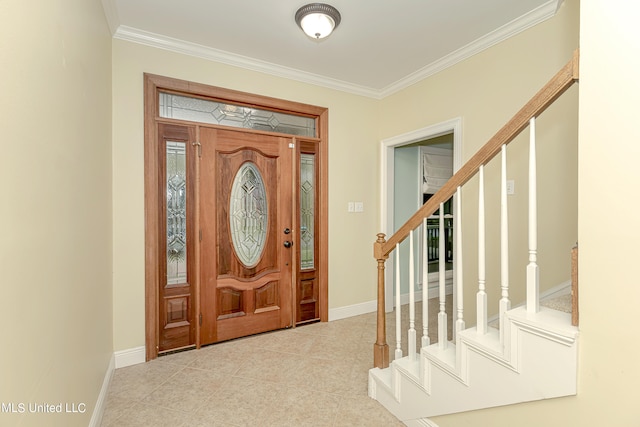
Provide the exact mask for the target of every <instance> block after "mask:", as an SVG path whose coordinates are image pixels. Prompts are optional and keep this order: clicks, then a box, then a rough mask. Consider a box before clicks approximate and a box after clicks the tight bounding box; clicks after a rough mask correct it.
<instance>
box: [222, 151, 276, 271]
mask: <svg viewBox="0 0 640 427" xmlns="http://www.w3.org/2000/svg"><path fill="white" fill-rule="evenodd" d="M229 226H230V227H229V228H230V230H231V238H232V241H233V247H234V249H235V252H236V255H237V256H238V258H239V259H240V261H241V262H242V263H243V264H244V265H245V266H246V267H247V268H251V267H255V266H256V264H258V261H259V260H260V256H261V255H262V252H263V250H264V244H265V240H266V237H267V193H266V190H265V187H264V182H263V180H262V176H261V175H260V171H259V170H258V167H257V166H256V165H255V164H254V163H251V162H247V163H244V164H243V165H242V166H240V169H238V172H237V173H236V176H235V178H234V179H233V185H232V186H231V200H230V206H229Z"/></svg>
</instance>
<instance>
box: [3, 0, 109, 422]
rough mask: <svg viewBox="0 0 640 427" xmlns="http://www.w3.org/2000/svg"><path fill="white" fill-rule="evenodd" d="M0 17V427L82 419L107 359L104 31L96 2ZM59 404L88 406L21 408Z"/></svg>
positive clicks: (38, 7) (34, 5) (67, 2)
mask: <svg viewBox="0 0 640 427" xmlns="http://www.w3.org/2000/svg"><path fill="white" fill-rule="evenodd" d="M0 22H1V24H0V64H1V67H0V69H1V70H2V71H1V72H0V73H1V75H2V79H1V80H0V85H1V87H2V88H1V90H0V92H1V93H2V102H0V116H2V138H1V139H0V146H1V147H2V154H0V182H2V196H0V197H1V199H2V202H1V203H0V206H2V207H1V208H0V224H2V238H1V239H0V241H1V242H2V244H0V271H2V279H1V280H0V289H1V293H2V319H3V321H2V323H3V327H2V328H1V330H2V337H3V341H2V351H0V383H1V385H0V402H2V403H3V404H9V403H14V404H16V405H19V404H20V403H22V404H24V405H25V407H24V409H25V413H24V414H22V415H20V414H10V413H6V412H5V413H0V425H5V426H9V425H11V426H13V425H21V426H45V425H46V426H86V425H87V424H88V423H89V419H90V417H91V413H92V411H93V407H94V404H95V403H96V399H97V398H98V392H99V391H100V387H101V385H102V382H103V379H104V376H105V372H106V371H107V367H108V366H109V362H110V360H111V357H112V355H113V345H112V317H111V316H112V310H111V307H112V292H111V280H112V279H111V268H112V262H111V249H112V245H111V37H110V33H109V31H108V28H107V24H106V20H105V18H104V12H103V10H102V5H101V3H100V1H99V0H91V1H87V0H51V1H50V0H47V1H30V2H25V1H22V0H6V1H2V2H0ZM60 403H62V404H63V405H64V404H65V403H69V404H73V403H75V404H85V405H86V412H85V413H84V414H46V413H36V414H30V413H28V405H29V404H51V405H57V404H60ZM16 408H18V410H19V406H16Z"/></svg>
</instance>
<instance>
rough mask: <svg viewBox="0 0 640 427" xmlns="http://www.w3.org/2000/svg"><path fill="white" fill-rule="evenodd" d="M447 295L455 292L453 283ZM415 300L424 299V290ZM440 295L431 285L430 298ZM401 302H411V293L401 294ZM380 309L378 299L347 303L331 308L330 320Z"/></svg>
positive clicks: (447, 288) (418, 293)
mask: <svg viewBox="0 0 640 427" xmlns="http://www.w3.org/2000/svg"><path fill="white" fill-rule="evenodd" d="M446 292H447V295H451V294H452V293H453V285H452V284H448V285H446ZM414 296H415V300H416V302H417V301H422V291H416V293H415V295H414ZM436 297H438V287H437V286H436V287H429V299H431V298H436ZM400 304H401V305H405V304H409V294H408V293H407V294H401V295H400ZM377 309H378V302H377V301H376V300H373V301H367V302H361V303H359V304H353V305H346V306H344V307H338V308H332V309H329V321H330V322H331V321H334V320H340V319H346V318H347V317H353V316H359V315H361V314H367V313H373V312H375V311H376V310H377Z"/></svg>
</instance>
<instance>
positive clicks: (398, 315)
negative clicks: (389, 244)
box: [395, 243, 402, 360]
mask: <svg viewBox="0 0 640 427" xmlns="http://www.w3.org/2000/svg"><path fill="white" fill-rule="evenodd" d="M395 269H396V352H395V360H398V359H402V316H401V315H402V306H401V305H400V244H399V243H397V244H396V262H395Z"/></svg>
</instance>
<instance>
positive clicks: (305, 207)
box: [300, 154, 315, 270]
mask: <svg viewBox="0 0 640 427" xmlns="http://www.w3.org/2000/svg"><path fill="white" fill-rule="evenodd" d="M314 202H315V156H314V155H313V154H301V155H300V268H301V269H303V270H305V269H312V268H314V267H315V256H314V255H315V252H314V247H315V244H314V240H315V235H314V230H315V227H314V220H315V218H314V213H315V203H314Z"/></svg>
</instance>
